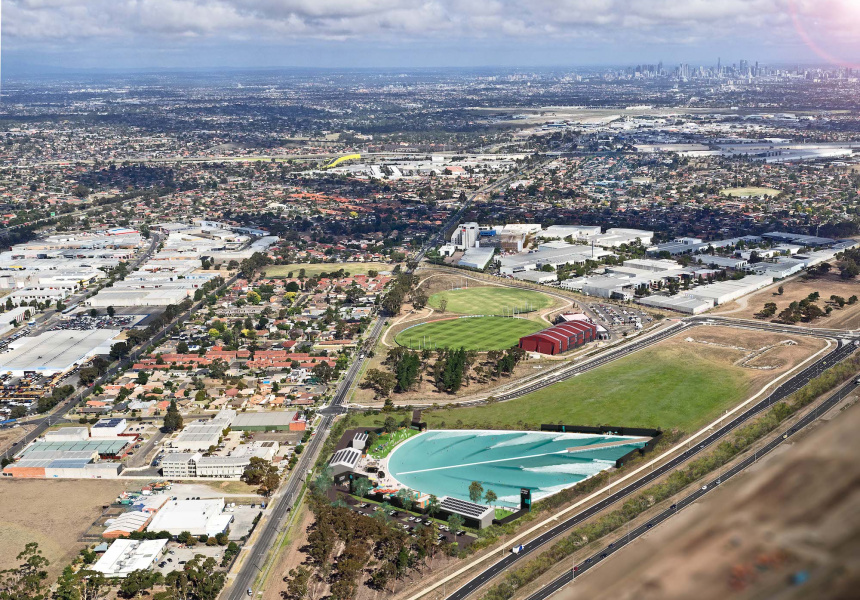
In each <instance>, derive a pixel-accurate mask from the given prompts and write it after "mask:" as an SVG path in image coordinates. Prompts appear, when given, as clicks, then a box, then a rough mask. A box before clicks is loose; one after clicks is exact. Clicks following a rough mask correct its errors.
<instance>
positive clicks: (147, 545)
mask: <svg viewBox="0 0 860 600" xmlns="http://www.w3.org/2000/svg"><path fill="white" fill-rule="evenodd" d="M165 546H167V540H116V541H114V542H113V543H112V544H111V545H110V547H109V548H108V549H107V551H106V552H105V553H104V554H102V556H101V558H99V560H98V561H97V562H96V564H94V565H93V571H98V572H99V573H102V574H104V576H105V577H112V578H117V577H118V578H125V577H126V576H128V574H129V573H131V572H133V571H146V570H148V569H151V568H152V566H153V565H154V564H155V563H156V562H157V561H158V559H159V557H160V556H161V555H162V554H164V551H165Z"/></svg>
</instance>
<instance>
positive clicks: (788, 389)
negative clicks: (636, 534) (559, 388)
mask: <svg viewBox="0 0 860 600" xmlns="http://www.w3.org/2000/svg"><path fill="white" fill-rule="evenodd" d="M856 349H857V345H856V343H855V341H854V340H850V341H840V342H839V344H838V345H837V347H836V348H835V349H834V350H832V351H831V352H829V353H828V354H826V355H824V356H823V357H822V358H819V359H818V360H817V361H815V362H814V363H812V364H811V365H809V366H808V367H806V368H804V369H803V370H801V371H800V372H798V373H796V374H795V375H793V376H792V377H791V378H790V379H788V380H786V381H785V382H784V383H782V384H781V385H780V386H779V387H777V388H776V389H775V390H774V391H773V392H771V394H770V395H769V396H767V397H766V398H765V399H763V400H761V401H760V402H758V403H756V404H755V405H753V406H752V407H750V408H748V409H747V410H745V411H744V412H742V413H740V414H738V415H736V416H735V417H734V418H733V419H732V420H730V421H728V422H727V423H726V424H725V425H722V426H721V427H719V429H717V430H716V431H714V432H713V433H711V434H710V435H708V436H707V437H705V438H704V439H702V440H700V441H699V442H697V443H696V445H695V446H693V447H691V448H688V449H687V450H685V451H683V452H681V453H679V454H678V455H676V456H675V457H673V458H671V459H670V460H668V461H667V462H665V463H663V464H662V465H660V466H659V467H656V468H655V469H654V470H653V471H651V472H648V473H646V474H643V475H642V476H641V477H639V478H638V479H636V480H634V481H632V482H631V483H629V484H627V485H626V486H624V487H622V488H621V489H619V490H617V491H616V492H615V493H612V494H610V495H609V496H607V497H606V498H604V499H603V500H600V501H599V502H597V503H596V504H594V505H592V506H590V507H589V508H586V509H584V510H582V511H581V512H579V513H577V514H576V515H574V516H572V517H570V518H568V519H566V520H565V521H563V522H561V523H560V524H559V525H556V526H555V527H553V528H552V529H550V530H548V531H546V532H544V533H542V534H540V535H539V536H537V537H536V538H534V539H532V540H531V541H529V542H528V543H526V544H523V550H522V551H520V552H519V553H518V554H508V555H507V556H505V558H503V559H502V560H500V561H498V562H496V563H495V564H493V565H491V566H490V567H488V568H487V569H485V570H484V571H482V572H481V573H479V574H478V575H476V576H475V577H474V578H472V579H471V580H469V581H468V582H467V583H465V584H464V585H463V586H461V587H460V588H459V589H457V590H456V591H455V592H454V593H453V594H450V595H449V596H448V597H447V600H463V599H464V598H467V597H469V596H470V595H471V594H472V593H473V592H474V591H475V590H477V589H478V588H480V587H482V586H483V585H484V584H486V583H487V582H489V581H491V580H492V579H494V578H495V577H497V576H498V575H500V574H501V573H503V572H505V571H507V570H508V569H510V568H511V567H512V566H514V564H516V563H517V562H519V561H520V560H522V559H523V558H525V557H526V556H528V555H530V554H531V553H532V552H534V551H535V550H537V549H538V548H540V547H542V546H544V545H545V544H547V543H549V542H552V541H554V540H555V539H556V538H558V537H559V536H561V535H563V534H565V533H566V532H567V531H569V530H570V529H571V528H573V527H575V526H576V525H578V524H580V523H582V522H583V521H585V520H586V519H588V518H590V517H592V516H594V515H596V514H597V513H599V512H601V511H602V510H603V509H605V508H607V507H609V506H611V505H612V504H614V503H616V502H618V501H619V500H622V499H623V498H625V497H627V496H629V495H631V494H632V493H634V492H636V491H637V490H639V489H641V488H643V487H644V486H647V485H648V484H650V483H651V482H653V481H655V480H656V479H658V478H659V477H661V476H662V475H664V474H666V473H669V472H671V471H672V470H674V469H675V468H676V467H678V466H680V465H681V464H683V463H684V462H686V461H688V460H689V459H691V458H693V457H694V456H696V455H697V454H699V453H700V452H702V451H704V450H705V449H706V448H708V447H709V446H711V445H713V444H714V443H715V442H717V441H718V440H719V439H721V438H722V437H723V436H725V435H726V434H727V433H729V432H730V431H732V430H733V429H735V428H736V427H738V426H739V425H741V424H743V423H744V422H746V421H747V420H749V419H750V418H752V417H754V416H755V415H757V414H759V413H761V412H762V411H763V410H765V409H767V408H769V407H770V406H772V405H773V404H775V403H777V402H779V401H781V400H783V399H784V398H786V397H787V396H789V395H791V394H793V393H794V392H796V391H797V390H799V389H800V388H801V387H803V386H804V385H806V384H807V383H808V382H809V381H810V380H811V379H813V378H815V377H817V376H818V375H820V374H821V373H823V372H824V371H825V370H826V369H827V368H829V367H831V366H833V365H834V364H836V363H837V362H840V361H842V360H844V359H845V358H847V357H848V356H850V355H851V353H853V352H854V351H855V350H856Z"/></svg>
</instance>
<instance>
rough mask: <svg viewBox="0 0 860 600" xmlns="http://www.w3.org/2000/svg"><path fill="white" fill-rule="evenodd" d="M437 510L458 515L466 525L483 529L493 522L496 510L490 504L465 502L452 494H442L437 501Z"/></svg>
mask: <svg viewBox="0 0 860 600" xmlns="http://www.w3.org/2000/svg"><path fill="white" fill-rule="evenodd" d="M439 510H440V511H441V512H442V513H443V514H448V515H460V516H461V517H463V518H464V519H465V522H466V525H467V526H468V527H474V528H475V529H484V528H485V527H489V526H490V525H492V524H493V517H494V516H495V514H496V510H495V509H494V508H493V507H492V506H484V505H483V504H475V503H474V502H467V501H466V500H460V499H459V498H454V497H452V496H443V497H442V499H441V501H440V502H439Z"/></svg>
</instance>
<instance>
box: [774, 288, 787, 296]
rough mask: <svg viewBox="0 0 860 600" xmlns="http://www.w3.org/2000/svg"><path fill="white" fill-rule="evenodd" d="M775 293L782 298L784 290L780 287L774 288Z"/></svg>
mask: <svg viewBox="0 0 860 600" xmlns="http://www.w3.org/2000/svg"><path fill="white" fill-rule="evenodd" d="M776 291H777V293H778V294H779V295H780V296H782V295H783V294H784V293H785V288H784V287H782V286H779V287H778V288H776Z"/></svg>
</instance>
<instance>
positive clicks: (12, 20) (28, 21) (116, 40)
mask: <svg viewBox="0 0 860 600" xmlns="http://www.w3.org/2000/svg"><path fill="white" fill-rule="evenodd" d="M858 4H860V3H857V2H855V1H854V0H528V1H523V0H4V2H3V9H4V10H3V12H4V13H5V14H4V15H3V16H4V17H5V18H4V19H3V22H2V33H3V36H4V37H5V39H4V42H5V44H4V50H8V49H12V50H13V51H15V50H17V49H26V48H42V49H44V48H51V49H53V50H54V51H55V52H57V51H63V50H64V49H67V50H69V51H72V52H73V51H75V49H76V48H80V47H83V46H89V47H92V46H94V45H102V46H103V47H105V48H111V47H117V46H119V47H122V48H126V49H132V50H133V49H135V48H140V49H142V50H143V49H147V50H149V51H154V49H157V50H158V51H160V52H165V51H169V50H170V49H173V48H175V49H178V50H182V49H188V48H193V47H194V46H195V44H198V45H205V44H220V45H222V46H223V45H224V44H228V43H244V44H258V45H266V46H268V47H288V46H298V45H301V44H306V43H309V42H312V43H325V42H349V41H353V42H358V43H379V44H390V45H392V46H397V45H401V46H404V47H405V46H409V45H410V44H421V43H425V44H429V43H439V44H456V45H469V44H473V45H480V44H482V43H489V42H494V43H501V44H508V45H510V44H553V43H562V44H563V43H575V42H576V41H577V40H579V41H581V42H582V43H583V44H585V43H588V44H592V45H601V44H603V45H606V46H607V47H611V46H612V45H628V46H630V45H637V44H638V45H647V44H649V43H653V44H675V45H695V44H705V43H707V44H711V45H714V44H719V43H723V44H725V45H726V46H727V47H728V48H731V47H733V43H734V42H735V41H739V40H742V41H743V42H744V43H748V42H750V40H753V41H755V42H757V43H761V44H768V43H772V44H785V43H794V44H799V40H800V37H801V36H799V35H798V33H797V31H795V25H794V22H793V20H792V18H791V15H790V9H791V8H792V7H793V9H794V10H795V11H796V12H797V14H799V15H800V16H801V17H802V20H803V22H804V24H805V25H806V26H807V27H808V29H809V32H808V34H809V36H811V37H814V36H815V35H817V36H818V37H819V38H822V39H826V40H827V41H828V43H842V44H843V45H845V44H847V45H848V47H852V46H853V49H854V50H855V51H860V48H858V44H857V42H856V41H855V39H854V38H855V37H856V33H855V32H856V31H857V26H858V25H860V9H858V8H854V7H856V6H857V5H858Z"/></svg>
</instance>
